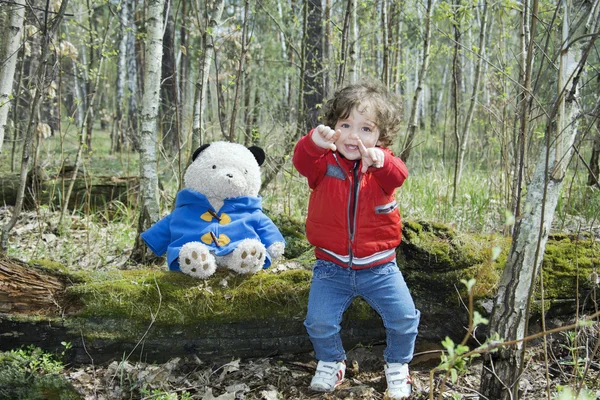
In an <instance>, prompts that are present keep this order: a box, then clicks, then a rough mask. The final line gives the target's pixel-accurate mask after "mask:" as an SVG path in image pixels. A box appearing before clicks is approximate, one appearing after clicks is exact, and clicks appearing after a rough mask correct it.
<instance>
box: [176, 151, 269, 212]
mask: <svg viewBox="0 0 600 400" xmlns="http://www.w3.org/2000/svg"><path fill="white" fill-rule="evenodd" d="M192 160H193V161H192V164H191V165H190V166H189V167H188V168H187V170H186V172H185V176H184V178H183V180H184V185H185V187H186V189H190V190H193V191H196V192H199V193H202V194H204V195H205V196H206V197H207V198H208V199H209V200H211V203H212V201H222V200H225V199H230V198H236V197H240V196H257V195H258V191H259V189H260V184H261V178H260V166H261V165H262V163H263V162H264V160H265V153H264V151H263V150H262V149H261V148H260V147H256V146H252V147H245V146H242V145H241V144H238V143H230V142H213V143H210V144H204V145H202V146H200V147H199V148H198V149H197V150H196V151H195V152H194V155H193V156H192Z"/></svg>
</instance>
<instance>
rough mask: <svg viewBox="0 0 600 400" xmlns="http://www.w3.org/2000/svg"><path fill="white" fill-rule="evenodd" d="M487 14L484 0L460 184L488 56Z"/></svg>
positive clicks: (466, 119) (460, 153)
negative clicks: (485, 61) (484, 62)
mask: <svg viewBox="0 0 600 400" xmlns="http://www.w3.org/2000/svg"><path fill="white" fill-rule="evenodd" d="M487 15H488V2H487V0H483V11H482V13H481V28H480V31H479V44H478V51H477V59H476V64H475V77H474V79H473V92H472V93H471V101H470V102H469V111H468V112H467V116H466V118H465V126H464V127H463V134H462V141H461V144H460V148H459V150H458V151H459V154H458V178H457V179H456V181H457V184H460V178H461V176H462V169H463V164H464V159H465V153H466V152H467V144H468V143H469V136H470V135H471V122H472V121H473V114H475V105H476V104H477V97H478V93H479V81H480V80H481V67H482V64H483V59H484V58H485V57H486V33H487Z"/></svg>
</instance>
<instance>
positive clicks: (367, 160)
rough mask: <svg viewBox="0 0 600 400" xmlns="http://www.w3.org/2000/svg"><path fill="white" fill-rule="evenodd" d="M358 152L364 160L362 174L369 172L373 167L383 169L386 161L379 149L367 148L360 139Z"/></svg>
mask: <svg viewBox="0 0 600 400" xmlns="http://www.w3.org/2000/svg"><path fill="white" fill-rule="evenodd" d="M358 150H359V151H360V155H361V158H362V169H361V171H362V173H363V174H364V173H365V172H367V170H368V169H369V167H371V166H373V167H375V168H381V167H383V163H384V161H385V154H383V151H382V150H381V149H380V148H378V147H370V148H368V149H367V148H366V147H365V145H364V144H363V142H362V140H360V139H358Z"/></svg>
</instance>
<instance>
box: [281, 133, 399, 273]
mask: <svg viewBox="0 0 600 400" xmlns="http://www.w3.org/2000/svg"><path fill="white" fill-rule="evenodd" d="M311 134H312V131H310V132H309V134H308V135H306V136H304V137H303V138H302V139H300V140H299V141H298V143H297V144H296V148H295V149H294V157H293V159H292V161H293V163H294V166H295V167H296V169H297V170H298V172H300V174H302V175H303V176H305V177H306V178H308V186H309V187H310V188H311V189H312V192H311V194H310V201H309V204H308V217H307V219H306V236H307V238H308V241H309V242H310V243H311V244H312V245H314V246H315V255H316V256H317V258H319V259H324V260H328V261H333V262H335V263H336V264H338V265H341V266H343V267H350V268H354V269H364V268H370V267H374V266H376V265H381V264H383V263H386V262H389V261H391V260H393V259H394V258H395V257H396V252H395V249H396V247H397V246H398V245H399V244H400V241H401V239H402V222H401V219H400V212H399V211H398V205H397V203H396V197H395V191H396V188H398V187H400V186H402V184H403V183H404V180H405V179H406V178H407V177H408V170H407V168H406V165H405V164H404V162H403V161H402V160H401V159H400V158H398V157H395V156H394V154H393V153H392V152H391V151H390V150H388V149H385V148H381V150H383V152H384V153H385V163H384V166H383V167H382V168H374V167H371V168H369V169H368V170H367V172H366V173H364V174H363V173H362V172H361V161H360V160H358V161H352V160H348V159H346V158H344V157H343V156H342V155H341V154H339V153H337V152H332V151H330V150H328V149H322V148H320V147H318V146H317V145H316V144H315V143H314V142H313V141H312V139H311V137H310V136H311Z"/></svg>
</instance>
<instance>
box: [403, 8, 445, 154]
mask: <svg viewBox="0 0 600 400" xmlns="http://www.w3.org/2000/svg"><path fill="white" fill-rule="evenodd" d="M432 12H433V0H427V9H426V12H425V32H424V36H423V61H422V63H421V71H420V72H419V78H418V81H417V87H416V89H415V94H414V95H413V101H412V106H411V109H410V117H409V118H408V132H407V135H406V141H405V143H404V148H403V149H402V153H401V154H400V158H401V159H403V160H404V161H406V160H408V158H409V157H410V151H411V149H412V146H413V141H414V140H415V135H416V133H417V127H418V114H417V109H418V105H419V100H420V98H421V92H422V91H423V83H424V82H425V78H426V77H427V71H428V70H429V50H430V48H431V14H432ZM440 93H441V91H440ZM440 95H441V94H440ZM434 118H436V116H434Z"/></svg>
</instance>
